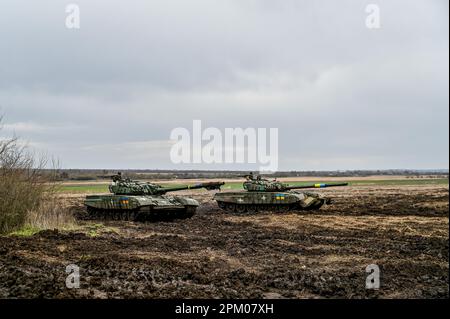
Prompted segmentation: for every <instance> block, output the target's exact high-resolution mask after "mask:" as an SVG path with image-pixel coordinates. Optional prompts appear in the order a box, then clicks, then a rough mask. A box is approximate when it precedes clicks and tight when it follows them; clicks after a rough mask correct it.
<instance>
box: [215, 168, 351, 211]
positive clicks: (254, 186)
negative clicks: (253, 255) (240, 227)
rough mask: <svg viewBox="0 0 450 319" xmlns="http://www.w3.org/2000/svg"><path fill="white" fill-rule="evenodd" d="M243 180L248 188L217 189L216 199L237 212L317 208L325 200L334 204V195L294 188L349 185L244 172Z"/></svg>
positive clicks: (225, 208)
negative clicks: (294, 183)
mask: <svg viewBox="0 0 450 319" xmlns="http://www.w3.org/2000/svg"><path fill="white" fill-rule="evenodd" d="M245 177H246V179H247V180H246V181H245V182H244V184H243V187H244V189H245V190H246V191H245V192H242V191H240V192H224V193H217V194H216V195H215V196H214V199H215V200H216V201H217V204H218V205H219V207H220V208H222V209H224V210H227V211H233V212H238V213H245V212H258V211H277V212H285V211H290V210H293V211H296V210H317V209H319V208H321V207H322V206H323V205H325V204H331V199H329V198H326V197H324V196H322V195H321V194H317V193H313V192H304V191H303V192H296V191H293V190H294V189H308V188H325V187H337V186H347V185H348V184H347V183H336V184H310V185H301V186H289V185H288V184H284V183H281V182H278V181H268V180H266V179H263V178H261V176H257V177H256V178H254V176H253V174H250V175H245Z"/></svg>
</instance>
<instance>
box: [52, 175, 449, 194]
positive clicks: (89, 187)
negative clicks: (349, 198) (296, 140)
mask: <svg viewBox="0 0 450 319" xmlns="http://www.w3.org/2000/svg"><path fill="white" fill-rule="evenodd" d="M320 182H321V183H330V184H333V183H336V182H333V181H320ZM313 183H316V181H310V182H298V183H289V185H293V186H294V185H305V184H313ZM162 185H163V186H164V185H167V186H168V187H174V186H181V184H164V183H162ZM349 185H350V186H370V185H381V186H407V185H442V186H444V185H448V179H447V178H432V179H431V178H430V179H427V178H420V179H413V178H411V179H390V180H354V181H351V182H349ZM222 188H223V189H242V182H230V183H226V184H225V185H224V186H223V187H222ZM60 191H61V192H63V193H107V192H108V184H85V185H64V184H63V185H61V188H60Z"/></svg>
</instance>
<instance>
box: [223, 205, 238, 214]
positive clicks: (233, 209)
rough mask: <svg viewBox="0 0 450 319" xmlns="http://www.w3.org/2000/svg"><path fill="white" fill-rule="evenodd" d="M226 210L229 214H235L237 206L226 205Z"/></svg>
mask: <svg viewBox="0 0 450 319" xmlns="http://www.w3.org/2000/svg"><path fill="white" fill-rule="evenodd" d="M225 210H226V211H228V212H234V211H235V210H236V206H235V205H234V204H225Z"/></svg>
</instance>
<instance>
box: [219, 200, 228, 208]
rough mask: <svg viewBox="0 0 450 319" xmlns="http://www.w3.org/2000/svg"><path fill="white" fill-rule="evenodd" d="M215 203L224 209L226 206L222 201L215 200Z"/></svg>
mask: <svg viewBox="0 0 450 319" xmlns="http://www.w3.org/2000/svg"><path fill="white" fill-rule="evenodd" d="M217 205H218V206H219V208H222V209H225V208H226V207H227V205H226V204H225V203H224V202H217Z"/></svg>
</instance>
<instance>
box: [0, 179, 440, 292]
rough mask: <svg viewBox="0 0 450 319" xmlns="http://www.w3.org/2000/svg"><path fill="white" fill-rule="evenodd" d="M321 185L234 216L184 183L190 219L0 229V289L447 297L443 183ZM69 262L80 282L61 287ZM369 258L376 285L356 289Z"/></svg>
mask: <svg viewBox="0 0 450 319" xmlns="http://www.w3.org/2000/svg"><path fill="white" fill-rule="evenodd" d="M324 193H327V194H328V195H329V196H330V197H332V198H334V203H333V205H332V206H327V207H325V208H324V209H322V210H320V211H318V212H304V213H300V214H295V213H285V214H275V213H263V214H255V215H236V214H227V213H224V212H222V211H220V210H219V209H218V208H217V206H216V204H215V203H214V202H213V201H212V200H211V198H212V194H211V193H208V192H185V193H183V194H186V195H191V196H192V197H195V198H196V199H198V200H199V201H201V202H202V206H201V207H200V208H199V210H198V212H197V214H196V215H195V216H194V217H193V218H191V219H189V220H178V221H174V222H160V223H146V224H141V223H132V222H106V223H102V222H89V223H88V222H85V223H83V224H81V227H80V228H79V230H76V231H67V232H63V231H52V230H48V231H43V232H40V233H38V234H36V235H34V236H31V237H16V236H8V237H6V236H5V237H0V297H1V298H36V297H38V298H448V297H449V292H448V271H449V259H448V252H449V250H448V249H449V247H448V244H449V236H448V235H449V234H448V233H449V229H448V226H449V225H448V208H449V192H448V186H402V187H398V186H396V187H394V186H392V187H389V186H377V187H369V186H361V187H349V188H346V189H330V190H324ZM75 200H78V201H81V198H80V199H75ZM69 264H75V265H76V266H78V267H79V269H80V288H79V289H68V288H67V287H66V277H67V275H68V274H67V273H66V266H67V265H69ZM369 264H376V265H378V266H379V268H380V271H381V277H380V284H381V286H380V289H378V290H367V289H366V276H367V275H368V274H367V273H366V267H367V265H369Z"/></svg>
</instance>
